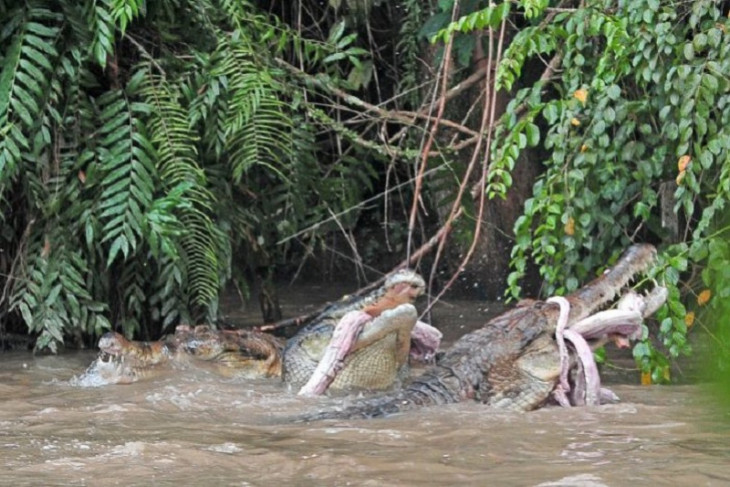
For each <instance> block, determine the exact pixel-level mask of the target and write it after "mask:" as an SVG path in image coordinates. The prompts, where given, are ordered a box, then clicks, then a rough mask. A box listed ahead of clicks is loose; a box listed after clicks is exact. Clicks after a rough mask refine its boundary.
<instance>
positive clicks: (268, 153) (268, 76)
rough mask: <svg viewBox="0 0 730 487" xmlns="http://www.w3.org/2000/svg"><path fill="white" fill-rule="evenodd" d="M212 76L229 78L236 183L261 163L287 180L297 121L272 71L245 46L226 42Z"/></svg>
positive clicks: (231, 148)
mask: <svg viewBox="0 0 730 487" xmlns="http://www.w3.org/2000/svg"><path fill="white" fill-rule="evenodd" d="M218 50H219V53H218V55H217V56H214V57H213V59H214V63H215V64H214V66H213V67H212V75H213V76H214V77H224V78H225V79H226V81H227V88H228V96H229V103H228V110H227V113H226V118H225V122H224V125H225V127H226V131H227V137H226V144H227V146H228V147H229V151H230V153H229V163H230V165H231V170H232V175H233V180H234V181H235V182H237V183H238V182H239V181H240V180H241V177H242V176H243V174H244V173H245V172H246V171H248V170H249V169H250V168H251V167H253V166H256V165H262V166H265V167H266V168H267V169H269V170H271V171H274V172H276V173H277V174H278V176H279V177H280V178H283V179H285V178H286V175H285V174H284V170H283V167H284V165H287V164H288V163H290V162H291V160H292V147H293V144H292V118H291V115H290V114H289V107H288V105H287V103H286V102H285V98H284V96H283V92H284V90H283V88H282V87H281V86H280V85H279V83H278V82H277V81H276V80H275V79H274V77H273V76H272V73H271V71H270V70H267V69H261V67H260V66H257V65H256V64H255V63H254V61H253V59H254V57H253V53H252V51H251V50H250V49H249V48H247V47H246V45H245V44H243V43H234V42H229V41H228V40H227V39H223V40H221V42H220V44H219V46H218Z"/></svg>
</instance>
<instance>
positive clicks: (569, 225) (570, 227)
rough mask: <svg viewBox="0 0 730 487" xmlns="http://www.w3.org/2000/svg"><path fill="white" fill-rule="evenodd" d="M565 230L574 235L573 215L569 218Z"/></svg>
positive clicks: (566, 232)
mask: <svg viewBox="0 0 730 487" xmlns="http://www.w3.org/2000/svg"><path fill="white" fill-rule="evenodd" d="M563 230H565V234H566V235H573V234H574V233H575V220H573V217H572V216H571V217H569V218H568V221H567V222H565V226H564V227H563Z"/></svg>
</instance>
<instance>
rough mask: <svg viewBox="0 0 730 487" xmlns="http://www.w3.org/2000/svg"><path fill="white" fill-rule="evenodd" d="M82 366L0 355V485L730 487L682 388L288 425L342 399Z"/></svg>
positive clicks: (459, 307) (470, 308) (719, 454)
mask: <svg viewBox="0 0 730 487" xmlns="http://www.w3.org/2000/svg"><path fill="white" fill-rule="evenodd" d="M450 306H451V307H450V308H449V309H448V310H446V311H447V312H444V310H443V309H442V311H441V312H442V315H444V316H445V315H448V316H450V317H451V318H450V319H451V320H457V319H458V320H459V321H460V322H461V321H463V322H464V323H466V326H467V327H469V326H471V325H473V324H474V323H476V322H477V321H482V320H483V316H481V315H482V314H483V313H486V312H487V310H480V309H478V308H475V307H474V305H473V303H472V304H468V305H467V304H462V303H457V304H452V305H450ZM475 309H476V311H475ZM444 321H445V320H443V319H442V320H441V323H439V320H438V319H434V324H436V325H437V326H439V325H443V324H444V323H443V322H444ZM482 322H483V321H482ZM450 326H451V329H452V333H454V334H458V333H459V331H458V330H459V326H461V325H458V326H455V324H454V323H453V322H452V323H450ZM447 338H449V336H448V335H447ZM93 358H94V353H93V352H92V351H89V352H77V353H68V354H62V355H59V356H33V355H31V354H29V353H20V352H12V353H5V354H0V485H8V486H26V485H27V486H42V485H64V486H65V485H89V486H97V485H98V486H106V485H124V486H138V485H139V486H143V485H175V486H188V485H192V486H219V485H220V486H268V485H296V486H299V485H301V486H320V485H321V486H330V485H331V486H346V485H353V486H360V485H362V486H390V485H394V486H397V485H404V486H409V485H414V486H415V485H419V486H422V485H446V486H448V485H495V486H500V485H506V486H541V487H547V486H589V487H599V486H642V485H650V486H664V485H666V486H684V485H687V486H700V485H707V486H715V485H717V486H725V485H730V422H729V421H728V412H727V408H725V409H724V410H723V409H721V408H718V407H717V406H716V405H712V401H710V400H709V398H708V397H707V396H705V395H704V394H702V393H701V391H700V388H699V387H698V386H693V385H690V386H669V387H667V386H665V387H662V386H650V387H645V386H644V387H642V386H639V385H630V384H614V385H613V386H612V389H613V390H614V391H615V392H616V393H617V394H618V395H619V396H620V397H621V398H622V402H621V403H619V404H615V405H607V406H600V407H589V408H576V409H570V410H569V409H560V408H557V407H548V408H544V409H541V410H539V411H534V412H530V413H508V412H500V411H495V410H490V409H488V408H485V407H483V406H480V405H478V404H474V403H464V404H457V405H451V406H443V407H436V408H428V409H423V410H421V411H416V412H409V413H406V414H402V415H399V416H394V417H389V418H385V419H376V420H348V421H342V420H338V421H323V422H318V423H300V422H295V421H292V419H293V418H295V417H296V416H297V415H298V414H300V413H302V412H312V411H316V410H320V409H323V408H327V407H332V406H335V405H339V404H342V402H343V401H351V400H356V398H354V399H353V398H352V397H350V398H347V399H344V398H317V399H311V398H309V399H305V398H300V397H297V396H296V395H294V394H293V393H292V392H290V391H287V390H286V389H285V388H284V387H283V386H282V385H281V384H279V383H277V382H275V381H259V382H251V381H244V380H238V379H229V378H224V377H220V376H218V375H215V374H214V373H212V372H209V371H206V370H201V369H189V368H188V369H180V370H173V371H170V372H169V373H166V374H164V375H162V376H160V377H156V378H154V379H151V380H149V381H147V382H140V383H136V384H132V385H127V386H106V387H78V386H74V385H73V381H71V379H72V378H73V377H74V376H75V375H78V374H80V373H81V372H83V370H84V368H85V367H86V366H87V365H88V364H89V363H90V362H91V361H92V360H93Z"/></svg>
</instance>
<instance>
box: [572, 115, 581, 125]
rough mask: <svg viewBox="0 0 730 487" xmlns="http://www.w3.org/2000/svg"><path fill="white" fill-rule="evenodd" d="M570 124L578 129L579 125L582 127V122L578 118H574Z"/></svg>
mask: <svg viewBox="0 0 730 487" xmlns="http://www.w3.org/2000/svg"><path fill="white" fill-rule="evenodd" d="M570 123H571V124H573V126H575V127H577V126H579V125H580V120H578V119H577V118H575V117H573V118H572V119H571V120H570Z"/></svg>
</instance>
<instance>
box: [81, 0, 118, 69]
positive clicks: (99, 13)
mask: <svg viewBox="0 0 730 487" xmlns="http://www.w3.org/2000/svg"><path fill="white" fill-rule="evenodd" d="M87 8H88V10H87V12H86V22H87V24H88V25H89V26H90V27H91V32H92V35H93V40H92V42H91V45H90V46H89V51H90V54H91V57H92V58H93V59H94V60H95V61H96V62H97V63H99V65H100V66H101V67H102V68H105V67H106V63H107V59H108V58H109V57H111V56H112V55H114V42H115V30H116V25H115V22H114V17H113V6H112V2H111V1H110V0H95V1H93V2H89V3H88V7H87Z"/></svg>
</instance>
